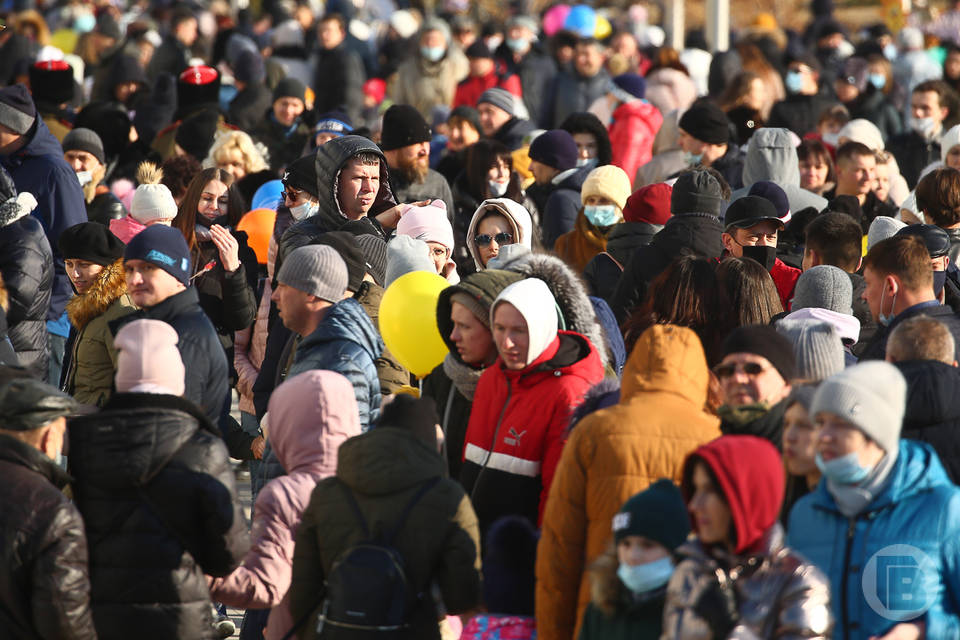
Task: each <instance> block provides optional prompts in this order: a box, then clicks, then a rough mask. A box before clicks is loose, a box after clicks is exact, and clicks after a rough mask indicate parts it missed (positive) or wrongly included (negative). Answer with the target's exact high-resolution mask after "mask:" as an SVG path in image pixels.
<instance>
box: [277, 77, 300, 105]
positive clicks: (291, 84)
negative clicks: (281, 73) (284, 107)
mask: <svg viewBox="0 0 960 640" xmlns="http://www.w3.org/2000/svg"><path fill="white" fill-rule="evenodd" d="M280 98H297V99H298V100H300V101H301V102H306V101H307V87H306V85H305V84H303V83H302V82H300V81H299V80H297V79H296V78H293V77H291V76H287V77H286V78H284V79H283V80H281V81H280V82H278V83H277V86H276V87H275V88H274V90H273V101H274V102H276V101H277V100H279V99H280Z"/></svg>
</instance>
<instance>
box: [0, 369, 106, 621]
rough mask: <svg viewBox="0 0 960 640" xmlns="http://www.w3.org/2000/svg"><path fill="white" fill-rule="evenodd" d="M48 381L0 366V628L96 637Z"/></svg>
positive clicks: (57, 412)
mask: <svg viewBox="0 0 960 640" xmlns="http://www.w3.org/2000/svg"><path fill="white" fill-rule="evenodd" d="M75 406H76V404H75V403H74V401H73V400H72V399H71V398H70V397H69V396H67V395H66V394H63V393H60V392H59V391H57V390H56V389H55V388H53V387H51V386H49V385H46V384H43V383H41V382H38V381H36V380H31V379H29V378H27V377H25V374H23V373H22V372H18V371H17V370H16V369H13V368H10V367H0V484H2V485H3V492H2V494H0V554H2V556H0V583H2V584H3V585H5V586H4V588H3V589H0V628H2V629H3V633H4V635H5V636H6V637H11V638H64V639H66V638H69V639H70V640H80V639H91V640H92V639H93V638H96V637H97V634H96V631H95V630H94V627H93V617H92V615H91V613H90V579H89V575H88V570H87V539H86V534H85V531H84V525H83V520H82V519H81V517H80V512H79V511H77V508H76V507H75V506H74V505H73V502H71V501H70V499H68V498H67V497H66V496H64V495H63V492H62V491H61V490H62V488H63V487H64V486H66V484H67V483H68V482H69V481H70V478H69V476H67V474H66V473H64V472H63V470H61V468H60V467H59V466H58V465H57V464H56V462H55V461H59V460H60V457H61V454H62V451H63V444H64V434H65V432H66V426H67V425H66V420H65V418H64V417H65V416H67V415H68V414H70V413H72V412H73V410H74V407H75Z"/></svg>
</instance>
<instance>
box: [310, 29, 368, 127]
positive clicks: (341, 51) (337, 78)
mask: <svg viewBox="0 0 960 640" xmlns="http://www.w3.org/2000/svg"><path fill="white" fill-rule="evenodd" d="M346 39H347V23H346V19H345V18H344V17H343V16H342V15H340V14H339V13H326V14H324V16H323V17H322V18H320V20H319V21H318V22H317V40H318V42H319V43H320V47H319V49H318V50H317V53H316V62H315V64H314V69H316V72H315V74H314V78H315V80H314V81H313V86H315V87H323V91H317V97H316V103H315V105H314V107H315V108H316V110H317V112H318V113H324V112H327V111H333V110H337V109H339V110H343V111H344V112H346V114H347V117H348V118H350V119H351V120H353V121H354V122H360V121H361V119H362V115H363V83H364V82H365V81H366V79H367V74H366V72H365V71H364V68H363V61H361V60H360V56H359V55H357V53H356V52H354V51H353V50H352V49H351V48H350V47H349V46H348V45H347V43H346Z"/></svg>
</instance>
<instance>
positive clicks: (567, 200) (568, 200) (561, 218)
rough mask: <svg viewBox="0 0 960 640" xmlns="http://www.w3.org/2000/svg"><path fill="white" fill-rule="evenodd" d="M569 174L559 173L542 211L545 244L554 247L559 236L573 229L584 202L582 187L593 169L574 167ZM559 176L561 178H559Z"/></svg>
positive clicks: (548, 247)
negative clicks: (581, 197)
mask: <svg viewBox="0 0 960 640" xmlns="http://www.w3.org/2000/svg"><path fill="white" fill-rule="evenodd" d="M571 171H572V172H571V173H570V174H568V175H564V173H565V172H564V173H561V174H559V175H557V177H556V178H554V180H556V182H555V185H554V189H553V190H552V191H551V192H550V195H549V196H548V197H547V201H546V204H544V205H543V211H541V212H540V224H541V226H542V229H543V233H542V235H543V246H544V247H545V248H547V249H552V248H553V244H554V243H555V242H556V241H557V238H559V237H560V236H562V235H563V234H565V233H567V232H568V231H572V230H573V226H574V223H575V222H576V220H577V215H578V214H579V213H580V208H581V207H582V206H583V203H582V201H581V199H580V189H582V188H583V183H584V181H585V180H586V179H587V176H588V175H590V172H591V171H593V169H591V168H590V167H581V168H579V169H573V170H571ZM557 178H559V180H557Z"/></svg>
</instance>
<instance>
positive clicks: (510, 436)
mask: <svg viewBox="0 0 960 640" xmlns="http://www.w3.org/2000/svg"><path fill="white" fill-rule="evenodd" d="M526 433H527V432H526V430H523V431H520V432H517V430H516V429H515V428H514V427H510V429H509V431H507V437H506V438H504V439H503V442H504V444H509V445H511V446H514V447H518V446H520V440H521V439H523V436H524V434H526Z"/></svg>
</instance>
